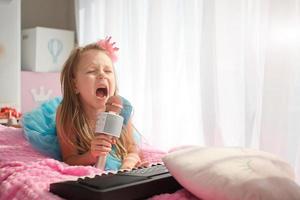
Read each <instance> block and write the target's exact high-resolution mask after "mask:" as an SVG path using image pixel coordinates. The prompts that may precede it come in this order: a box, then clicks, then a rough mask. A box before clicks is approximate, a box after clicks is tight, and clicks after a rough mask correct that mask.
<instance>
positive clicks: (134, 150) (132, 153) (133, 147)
mask: <svg viewBox="0 0 300 200" xmlns="http://www.w3.org/2000/svg"><path fill="white" fill-rule="evenodd" d="M127 130H128V133H127V134H129V135H128V136H129V144H128V154H127V156H126V157H125V158H124V159H123V162H122V166H121V169H132V168H133V167H136V166H137V165H138V164H139V163H140V161H141V160H140V156H139V152H138V146H137V144H136V143H135V142H134V137H133V130H132V124H131V121H129V122H128V124H127Z"/></svg>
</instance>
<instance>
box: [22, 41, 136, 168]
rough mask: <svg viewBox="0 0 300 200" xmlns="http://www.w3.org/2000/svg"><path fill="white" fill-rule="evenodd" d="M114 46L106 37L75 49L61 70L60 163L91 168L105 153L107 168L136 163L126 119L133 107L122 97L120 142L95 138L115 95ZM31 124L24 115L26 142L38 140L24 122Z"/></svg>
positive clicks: (131, 128)
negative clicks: (98, 120) (99, 121)
mask: <svg viewBox="0 0 300 200" xmlns="http://www.w3.org/2000/svg"><path fill="white" fill-rule="evenodd" d="M113 45H114V43H110V38H108V39H105V40H100V41H99V42H97V43H93V44H89V45H87V46H85V47H77V48H75V49H74V50H73V51H72V53H71V55H70V56H69V58H68V59H67V61H66V63H65V65H64V67H63V70H62V73H61V86H62V93H63V98H62V101H61V102H60V100H56V102H57V101H58V102H59V103H56V104H57V105H58V108H57V111H56V132H57V139H58V144H59V147H60V151H61V157H62V160H63V161H64V162H66V163H68V164H70V165H94V164H95V163H96V161H97V159H98V157H99V156H105V155H107V160H106V167H105V169H106V170H117V169H129V168H133V167H135V166H136V165H137V164H138V163H139V161H140V158H139V156H138V148H137V145H136V143H135V140H134V137H133V126H132V123H131V119H130V113H131V109H132V107H131V105H130V103H129V102H128V101H127V100H126V99H124V98H122V100H123V110H122V111H121V115H122V116H123V117H124V123H123V128H122V133H121V135H120V138H111V137H109V136H107V135H105V134H97V136H95V124H96V118H97V114H98V113H99V112H104V111H105V103H106V101H107V99H108V98H109V97H110V96H113V95H117V84H116V76H115V69H114V66H113V63H114V62H115V61H116V58H117V57H116V55H115V51H117V50H118V48H116V47H113ZM48 104H49V103H48ZM48 104H46V106H48ZM42 107H43V105H42ZM44 107H45V105H44ZM45 110H47V109H44V111H45ZM48 110H49V109H48ZM26 118H27V120H26ZM29 120H30V116H28V115H27V116H26V115H25V116H24V120H23V123H24V131H25V135H26V136H27V138H28V139H29V141H33V140H35V141H37V140H38V141H40V139H36V138H35V137H33V134H32V132H33V131H32V130H30V129H32V128H31V127H30V126H29V125H28V124H26V121H29ZM47 134H48V133H47ZM52 135H53V134H52ZM33 143H36V142H33ZM35 146H41V145H40V144H35ZM44 149H45V148H44Z"/></svg>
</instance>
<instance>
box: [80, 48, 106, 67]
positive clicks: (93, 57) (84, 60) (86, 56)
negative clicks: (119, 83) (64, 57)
mask: <svg viewBox="0 0 300 200" xmlns="http://www.w3.org/2000/svg"><path fill="white" fill-rule="evenodd" d="M90 65H96V66H97V65H103V66H112V61H111V59H110V57H109V56H108V55H107V54H106V53H105V52H104V51H101V50H97V49H90V50H86V51H85V52H83V53H82V54H81V56H80V59H79V63H78V66H79V67H81V66H90Z"/></svg>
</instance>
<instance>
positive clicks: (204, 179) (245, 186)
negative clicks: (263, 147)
mask: <svg viewBox="0 0 300 200" xmlns="http://www.w3.org/2000/svg"><path fill="white" fill-rule="evenodd" d="M141 152H142V153H141V155H142V161H147V162H149V163H158V162H161V161H163V162H164V164H165V165H166V167H167V168H168V170H169V171H170V173H171V174H172V175H173V176H174V177H175V179H176V180H177V181H178V182H179V183H180V184H181V185H182V186H183V188H184V189H181V190H178V191H176V192H174V193H172V194H160V195H156V196H153V197H150V198H149V199H150V200H162V199H168V200H172V199H176V200H187V199H190V200H194V199H195V200H196V199H203V200H261V199H263V200H299V199H300V187H299V185H298V184H297V183H296V182H295V175H294V171H293V168H292V167H291V166H290V165H289V164H288V163H287V162H286V161H284V160H282V159H280V158H278V157H277V156H275V155H273V154H270V153H268V152H262V151H259V150H254V149H246V148H240V147H200V146H190V147H178V148H175V149H173V150H170V151H169V152H168V153H166V152H164V151H159V150H157V149H153V148H151V147H149V146H144V147H142V148H141ZM98 173H101V171H100V170H99V169H96V168H94V167H91V166H69V165H67V164H65V163H63V162H60V161H58V160H54V159H52V158H50V157H47V156H45V155H42V154H40V153H39V152H38V151H36V150H35V149H33V148H32V146H31V145H30V144H29V143H28V142H27V140H26V139H25V137H24V134H23V130H22V129H20V128H12V127H6V126H2V125H0V200H4V199H5V200H7V199H51V200H52V199H61V198H60V197H58V196H56V195H54V194H52V193H50V192H49V185H50V184H51V183H54V182H60V181H65V180H76V179H77V178H79V177H85V176H90V177H93V176H95V175H96V174H98Z"/></svg>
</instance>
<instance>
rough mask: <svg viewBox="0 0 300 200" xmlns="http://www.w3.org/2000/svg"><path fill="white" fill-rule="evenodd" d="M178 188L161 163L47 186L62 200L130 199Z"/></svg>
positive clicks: (168, 191)
mask: <svg viewBox="0 0 300 200" xmlns="http://www.w3.org/2000/svg"><path fill="white" fill-rule="evenodd" d="M180 188H182V186H181V185H180V184H179V183H178V182H177V181H176V180H175V179H174V178H173V177H172V175H171V174H170V173H169V171H168V169H167V168H166V167H165V166H164V165H162V164H156V165H152V166H150V167H143V168H138V169H133V170H131V171H127V172H125V171H123V172H121V171H119V172H118V173H116V174H113V173H109V174H101V175H96V176H94V177H93V178H89V177H85V178H79V179H77V180H76V181H65V182H58V183H52V184H50V192H52V193H54V194H57V195H58V196H60V197H63V198H65V199H74V200H76V199H91V200H93V199H99V200H110V199H111V200H119V199H120V200H132V199H145V198H148V197H151V196H153V195H157V194H162V193H171V192H175V191H176V190H178V189H180Z"/></svg>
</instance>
